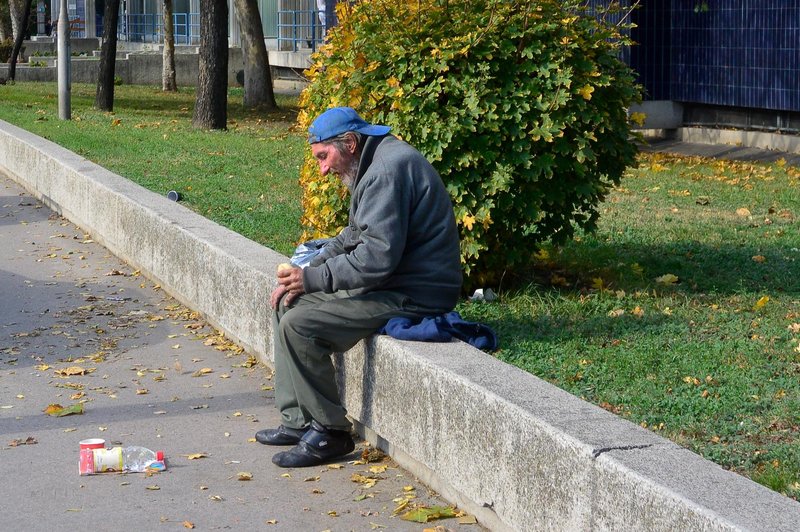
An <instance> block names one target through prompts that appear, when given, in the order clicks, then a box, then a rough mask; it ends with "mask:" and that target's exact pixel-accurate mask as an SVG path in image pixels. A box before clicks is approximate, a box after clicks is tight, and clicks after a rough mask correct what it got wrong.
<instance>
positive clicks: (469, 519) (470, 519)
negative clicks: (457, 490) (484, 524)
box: [458, 515, 478, 525]
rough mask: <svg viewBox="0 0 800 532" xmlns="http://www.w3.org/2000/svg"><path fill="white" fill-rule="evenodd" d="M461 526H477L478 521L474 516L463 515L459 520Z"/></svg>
mask: <svg viewBox="0 0 800 532" xmlns="http://www.w3.org/2000/svg"><path fill="white" fill-rule="evenodd" d="M458 524H459V525H477V524H478V519H477V518H476V517H475V516H474V515H462V516H461V517H459V518H458Z"/></svg>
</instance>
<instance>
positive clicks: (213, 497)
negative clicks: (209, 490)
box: [208, 495, 225, 501]
mask: <svg viewBox="0 0 800 532" xmlns="http://www.w3.org/2000/svg"><path fill="white" fill-rule="evenodd" d="M208 500H210V501H224V500H225V499H223V498H222V495H209V496H208Z"/></svg>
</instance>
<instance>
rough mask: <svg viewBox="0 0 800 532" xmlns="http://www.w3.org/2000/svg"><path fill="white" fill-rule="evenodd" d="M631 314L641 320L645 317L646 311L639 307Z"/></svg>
mask: <svg viewBox="0 0 800 532" xmlns="http://www.w3.org/2000/svg"><path fill="white" fill-rule="evenodd" d="M631 314H633V315H634V316H636V317H637V318H641V317H642V316H644V310H642V309H641V307H639V306H638V305H637V306H636V308H635V309H633V310H632V311H631Z"/></svg>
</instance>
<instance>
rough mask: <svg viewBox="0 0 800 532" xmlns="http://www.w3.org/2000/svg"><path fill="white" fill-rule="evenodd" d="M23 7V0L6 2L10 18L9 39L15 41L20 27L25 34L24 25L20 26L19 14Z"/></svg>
mask: <svg viewBox="0 0 800 532" xmlns="http://www.w3.org/2000/svg"><path fill="white" fill-rule="evenodd" d="M24 5H25V0H8V13H9V16H10V18H11V38H12V39H14V40H16V39H17V34H18V33H19V30H20V27H22V33H25V23H24V21H23V23H22V24H20V12H21V11H22V8H23V6H24Z"/></svg>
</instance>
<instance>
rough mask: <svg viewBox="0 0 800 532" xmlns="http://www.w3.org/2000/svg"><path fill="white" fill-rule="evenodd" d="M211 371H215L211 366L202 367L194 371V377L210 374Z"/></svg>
mask: <svg viewBox="0 0 800 532" xmlns="http://www.w3.org/2000/svg"><path fill="white" fill-rule="evenodd" d="M209 373H214V370H213V369H211V368H201V369H198V370H197V371H195V372H194V373H192V377H202V376H203V375H208V374H209Z"/></svg>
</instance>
